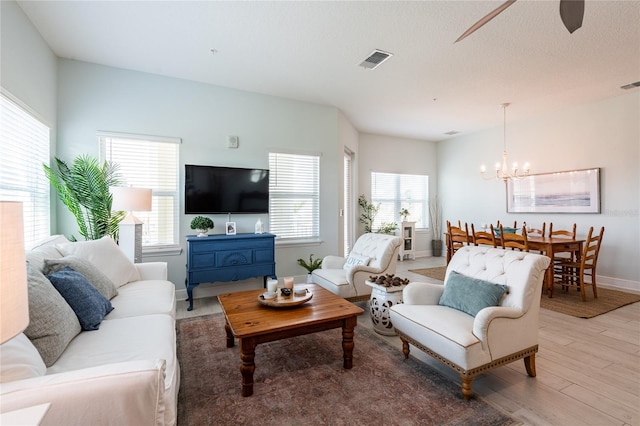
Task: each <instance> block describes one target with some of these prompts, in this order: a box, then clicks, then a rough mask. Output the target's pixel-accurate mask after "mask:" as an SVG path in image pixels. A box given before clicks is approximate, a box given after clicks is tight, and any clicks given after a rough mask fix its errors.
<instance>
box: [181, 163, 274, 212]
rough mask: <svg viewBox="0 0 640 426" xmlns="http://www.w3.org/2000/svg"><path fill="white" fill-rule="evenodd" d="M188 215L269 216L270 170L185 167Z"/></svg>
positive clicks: (185, 202)
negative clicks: (246, 214)
mask: <svg viewBox="0 0 640 426" xmlns="http://www.w3.org/2000/svg"><path fill="white" fill-rule="evenodd" d="M184 210H185V211H184V212H185V214H200V213H209V214H214V213H220V214H222V213H269V170H266V169H243V168H237V167H216V166H195V165H190V164H187V165H185V188H184Z"/></svg>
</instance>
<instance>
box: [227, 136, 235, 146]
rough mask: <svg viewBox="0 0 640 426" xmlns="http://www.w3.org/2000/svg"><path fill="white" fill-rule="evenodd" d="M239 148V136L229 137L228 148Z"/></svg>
mask: <svg viewBox="0 0 640 426" xmlns="http://www.w3.org/2000/svg"><path fill="white" fill-rule="evenodd" d="M237 147H238V137H237V136H229V138H228V139H227V148H237Z"/></svg>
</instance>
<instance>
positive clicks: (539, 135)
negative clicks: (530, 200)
mask: <svg viewBox="0 0 640 426" xmlns="http://www.w3.org/2000/svg"><path fill="white" fill-rule="evenodd" d="M515 107H516V106H515V105H512V106H511V107H510V108H515ZM639 123H640V93H638V92H637V91H636V92H635V93H632V94H626V95H622V96H618V97H615V98H611V99H607V100H604V101H599V102H595V103H590V104H586V105H581V106H578V107H575V108H571V109H567V110H563V111H558V112H554V113H550V114H547V115H544V116H540V117H536V118H535V119H531V120H526V121H522V122H509V121H508V115H507V150H508V154H509V159H510V162H512V161H518V162H519V163H520V164H522V163H523V162H525V161H529V162H530V163H531V168H532V173H546V172H554V171H563V170H576V169H586V168H592V167H600V168H601V174H602V175H601V211H602V213H601V214H579V215H573V214H507V213H506V194H505V187H504V184H503V183H502V182H497V181H484V180H482V179H481V178H480V176H479V167H480V164H482V163H484V164H486V165H487V169H488V170H489V171H490V170H491V169H492V165H493V164H495V162H496V161H500V160H501V157H502V144H503V135H502V127H499V128H494V129H489V130H486V131H483V132H479V133H476V134H472V135H468V136H460V137H457V138H455V139H451V140H447V141H442V142H439V143H438V167H439V185H438V188H439V194H440V199H441V200H442V204H443V216H444V219H445V220H446V219H449V220H451V221H457V220H458V219H460V220H462V221H466V222H469V223H472V222H473V223H474V224H476V226H478V225H479V224H481V223H483V222H486V223H491V222H493V223H495V222H496V220H501V221H503V222H507V223H508V222H511V221H513V220H517V221H518V222H519V223H521V222H522V221H526V222H527V223H528V224H530V225H532V226H536V225H540V224H542V222H543V221H544V222H547V226H548V224H549V223H550V222H553V224H554V228H560V229H565V228H568V227H571V226H572V224H573V223H577V225H578V234H580V235H582V236H586V234H587V232H588V230H589V227H591V226H593V227H594V228H596V229H599V227H600V226H604V227H605V233H604V239H603V245H602V249H601V252H600V258H599V261H598V275H599V276H601V281H600V283H601V284H609V285H614V286H619V287H623V288H632V289H636V290H640V262H639V259H640V124H639Z"/></svg>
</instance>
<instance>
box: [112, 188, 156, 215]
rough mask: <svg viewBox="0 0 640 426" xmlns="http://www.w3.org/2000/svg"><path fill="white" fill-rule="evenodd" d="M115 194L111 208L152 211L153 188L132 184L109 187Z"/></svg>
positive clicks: (129, 210)
mask: <svg viewBox="0 0 640 426" xmlns="http://www.w3.org/2000/svg"><path fill="white" fill-rule="evenodd" d="M109 191H110V192H111V195H112V196H113V203H112V205H111V210H113V211H127V212H148V211H151V189H149V188H134V187H131V186H112V187H111V188H109Z"/></svg>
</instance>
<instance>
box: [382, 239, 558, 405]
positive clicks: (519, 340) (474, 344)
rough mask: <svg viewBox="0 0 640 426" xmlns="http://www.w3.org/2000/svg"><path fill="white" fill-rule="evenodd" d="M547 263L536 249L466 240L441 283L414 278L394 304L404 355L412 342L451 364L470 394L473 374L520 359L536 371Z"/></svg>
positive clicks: (531, 372) (466, 394) (392, 311)
mask: <svg viewBox="0 0 640 426" xmlns="http://www.w3.org/2000/svg"><path fill="white" fill-rule="evenodd" d="M549 262H550V259H549V258H548V257H546V256H542V255H538V254H533V253H526V252H520V251H512V250H503V249H497V248H489V247H486V246H484V247H482V246H479V247H475V246H464V247H461V248H460V249H458V250H457V251H456V253H455V254H454V256H453V258H452V259H451V261H450V262H449V265H448V266H447V272H446V274H445V282H444V285H440V284H429V283H420V282H412V283H410V284H409V285H408V286H407V287H405V289H404V290H403V292H402V298H403V302H404V303H403V304H396V305H394V306H393V307H391V309H390V317H391V322H392V323H393V325H394V328H395V330H396V332H397V333H398V335H399V336H400V339H401V340H402V346H403V348H402V350H403V352H404V355H405V357H408V356H409V344H412V345H413V346H415V347H417V348H419V349H422V350H423V351H425V352H426V353H428V354H429V355H431V356H433V357H434V358H436V359H438V360H440V361H442V362H444V363H445V364H446V365H447V366H449V367H451V368H453V369H454V370H455V371H457V372H458V374H459V375H460V377H461V379H462V394H463V396H464V398H465V399H468V398H470V397H471V395H472V391H471V382H472V381H473V379H474V377H475V376H476V375H478V374H480V373H483V372H486V371H488V370H490V369H492V368H495V367H499V366H502V365H505V364H507V363H510V362H513V361H516V360H519V359H524V364H525V368H526V370H527V373H528V374H529V375H530V376H531V377H535V375H536V371H535V353H536V352H537V351H538V313H539V311H540V296H541V290H542V281H543V278H544V276H545V270H546V269H547V267H548V266H549ZM456 273H458V274H462V275H458V274H456ZM480 280H482V281H480ZM493 283H495V284H493ZM496 284H497V285H496ZM505 286H506V289H505ZM505 290H506V293H505V292H504V291H505Z"/></svg>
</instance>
